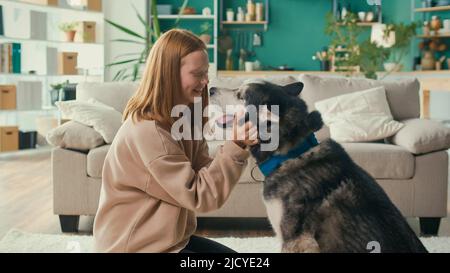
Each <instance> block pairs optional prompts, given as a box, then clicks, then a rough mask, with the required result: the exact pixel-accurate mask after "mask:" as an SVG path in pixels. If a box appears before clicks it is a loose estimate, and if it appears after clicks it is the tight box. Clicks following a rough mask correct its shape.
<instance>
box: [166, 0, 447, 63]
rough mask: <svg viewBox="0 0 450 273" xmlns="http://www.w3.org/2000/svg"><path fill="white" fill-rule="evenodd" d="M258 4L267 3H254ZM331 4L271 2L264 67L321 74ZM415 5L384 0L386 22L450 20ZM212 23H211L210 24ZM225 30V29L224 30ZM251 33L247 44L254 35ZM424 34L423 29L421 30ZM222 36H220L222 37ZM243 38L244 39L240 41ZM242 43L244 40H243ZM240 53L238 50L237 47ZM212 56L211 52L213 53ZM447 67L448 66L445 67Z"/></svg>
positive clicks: (359, 5)
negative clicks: (415, 10)
mask: <svg viewBox="0 0 450 273" xmlns="http://www.w3.org/2000/svg"><path fill="white" fill-rule="evenodd" d="M246 2H247V1H246V0H224V3H225V8H224V11H225V10H226V8H228V7H232V8H233V9H234V10H235V11H236V10H237V6H243V7H245V4H246ZM255 2H264V1H263V0H255ZM332 2H333V1H332V0H272V1H270V15H269V16H270V24H269V27H268V30H267V31H266V32H264V31H262V32H261V33H262V34H263V37H262V38H263V46H262V47H257V48H254V52H255V53H256V57H254V58H253V60H254V59H258V60H259V61H260V62H261V63H262V64H263V66H264V67H266V68H267V67H269V66H273V67H276V66H280V65H288V66H291V67H293V68H295V69H296V70H319V63H318V61H314V60H312V56H313V54H314V53H315V52H316V51H318V50H320V49H321V48H322V47H324V46H327V45H328V44H329V42H330V38H329V37H328V36H327V35H325V34H324V28H325V15H326V14H327V13H328V12H330V11H331V10H332ZM158 3H161V4H173V5H174V6H176V7H177V6H179V5H181V3H182V0H159V1H158ZM341 3H342V5H343V6H347V5H348V4H350V8H351V10H352V11H368V10H373V7H371V6H369V5H368V4H367V1H366V0H341ZM205 5H209V6H210V7H211V8H212V1H206V0H190V1H189V6H193V7H195V8H196V9H197V11H198V12H201V9H202V7H204V6H205ZM412 5H415V6H416V7H420V6H421V0H383V22H385V23H399V22H403V23H410V22H411V19H413V20H422V19H429V18H430V17H431V16H432V15H439V16H440V17H441V18H443V19H445V18H450V12H438V13H435V14H434V13H432V14H429V13H428V14H426V15H425V17H424V15H422V14H421V13H413V12H412V9H411V7H412ZM211 22H212V21H211ZM201 23H202V22H192V21H184V22H182V23H181V24H180V25H179V27H182V28H188V29H192V30H193V31H194V32H197V33H198V32H199V29H200V25H201ZM162 26H163V29H168V28H170V27H171V26H173V22H167V21H165V22H162ZM225 29H226V28H225ZM254 32H255V31H254V30H249V31H248V34H247V40H250V36H251V34H252V33H254ZM228 33H230V34H231V36H232V37H233V39H234V41H235V42H236V40H237V38H238V34H237V33H238V32H237V31H236V30H230V31H228ZM418 33H421V29H419V30H418ZM220 35H223V32H220V33H219V36H220ZM369 35H370V28H364V33H363V34H362V36H363V38H368V37H369ZM241 38H242V37H241ZM241 40H242V39H241ZM419 41H420V40H419V39H414V42H413V43H412V45H411V50H410V52H409V54H408V56H406V57H405V59H404V67H405V70H411V68H412V60H413V57H414V56H419V55H420V53H419V50H418V43H419ZM235 48H236V49H237V48H238V46H235ZM449 51H450V50H449ZM210 53H211V54H212V50H210ZM234 53H235V54H234V56H235V60H234V63H235V66H236V65H237V62H238V61H237V56H238V55H237V50H235V52H234ZM224 66H225V55H224V54H219V69H224ZM444 67H446V66H444Z"/></svg>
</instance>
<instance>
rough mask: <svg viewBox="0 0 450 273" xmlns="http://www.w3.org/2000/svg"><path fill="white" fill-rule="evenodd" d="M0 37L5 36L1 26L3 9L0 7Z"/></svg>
mask: <svg viewBox="0 0 450 273" xmlns="http://www.w3.org/2000/svg"><path fill="white" fill-rule="evenodd" d="M0 35H5V27H4V26H3V7H2V6H1V5H0Z"/></svg>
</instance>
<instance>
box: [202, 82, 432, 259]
mask: <svg viewBox="0 0 450 273" xmlns="http://www.w3.org/2000/svg"><path fill="white" fill-rule="evenodd" d="M302 89H303V84H302V83H294V84H291V85H287V86H284V87H282V86H278V85H275V84H272V83H269V82H256V83H247V84H244V85H243V86H241V87H240V88H239V90H234V93H233V94H234V95H235V97H236V98H237V99H240V100H241V101H243V103H244V104H245V105H246V106H250V105H255V106H267V108H268V109H269V111H270V109H271V106H274V105H276V106H278V107H279V108H278V109H279V113H278V117H277V118H276V119H275V121H274V120H271V122H272V124H271V125H272V126H273V125H276V126H278V128H279V130H278V132H279V136H278V137H279V145H278V148H277V149H275V150H273V151H264V150H263V149H261V145H262V144H264V142H261V143H260V144H258V145H256V146H253V147H252V148H251V154H252V156H253V157H254V158H255V159H256V162H257V164H258V166H259V168H260V169H261V171H262V172H263V173H264V175H265V180H264V186H263V199H264V202H265V204H266V208H267V212H268V216H269V219H270V222H271V224H272V227H273V229H274V230H275V233H276V234H277V236H278V237H279V238H280V239H281V242H282V252H365V253H367V252H369V251H370V250H374V249H375V250H379V251H380V252H383V253H384V252H427V250H426V249H425V247H424V246H423V244H422V243H421V241H420V240H419V238H418V237H417V236H416V234H415V233H414V232H413V230H412V229H411V228H410V226H409V225H408V223H407V222H406V221H405V219H404V218H403V216H402V215H401V213H400V212H399V210H398V209H397V208H396V207H395V206H394V204H393V203H392V202H391V201H390V199H389V197H388V196H387V195H386V193H385V192H384V191H383V189H382V188H381V187H380V186H379V185H378V184H377V182H376V181H375V179H374V178H372V177H371V176H370V175H369V174H368V173H367V172H366V171H364V170H363V169H362V168H361V167H359V166H358V165H356V164H355V163H354V162H353V160H352V159H351V158H350V156H349V155H348V154H347V153H346V152H345V151H344V149H343V148H342V147H341V145H339V144H338V143H336V142H335V141H333V140H331V139H328V140H326V141H323V142H322V143H320V144H319V143H318V142H317V140H316V139H315V135H314V132H316V131H318V130H319V129H320V128H321V127H322V126H323V122H322V118H321V116H320V113H319V112H317V111H313V112H308V109H307V106H306V103H305V102H304V101H303V100H302V99H300V97H299V94H300V92H301V90H302ZM211 91H212V92H211V103H212V104H214V103H215V102H221V101H223V100H221V98H220V95H221V92H222V93H224V92H233V91H230V90H228V91H226V90H221V89H217V88H216V89H212V90H211ZM274 122H276V123H277V124H274ZM257 124H258V126H260V125H261V124H260V121H257Z"/></svg>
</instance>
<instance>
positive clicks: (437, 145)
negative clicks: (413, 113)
mask: <svg viewBox="0 0 450 273" xmlns="http://www.w3.org/2000/svg"><path fill="white" fill-rule="evenodd" d="M402 122H403V123H404V124H405V127H403V128H402V129H401V130H400V131H399V132H398V133H397V134H396V135H394V136H393V137H392V138H390V139H389V141H391V142H392V143H393V144H395V145H399V146H402V147H404V148H405V149H407V150H408V151H410V152H411V153H413V154H425V153H431V152H434V151H439V150H447V149H449V148H450V128H448V127H445V126H444V125H442V124H441V123H439V122H437V121H433V120H428V119H408V120H404V121H402Z"/></svg>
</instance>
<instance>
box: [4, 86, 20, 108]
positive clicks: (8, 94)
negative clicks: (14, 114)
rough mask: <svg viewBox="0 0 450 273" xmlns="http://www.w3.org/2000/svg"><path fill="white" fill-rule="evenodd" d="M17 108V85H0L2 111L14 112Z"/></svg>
mask: <svg viewBox="0 0 450 273" xmlns="http://www.w3.org/2000/svg"><path fill="white" fill-rule="evenodd" d="M16 108H17V91H16V86H15V85H0V109H2V110H14V109H16Z"/></svg>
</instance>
